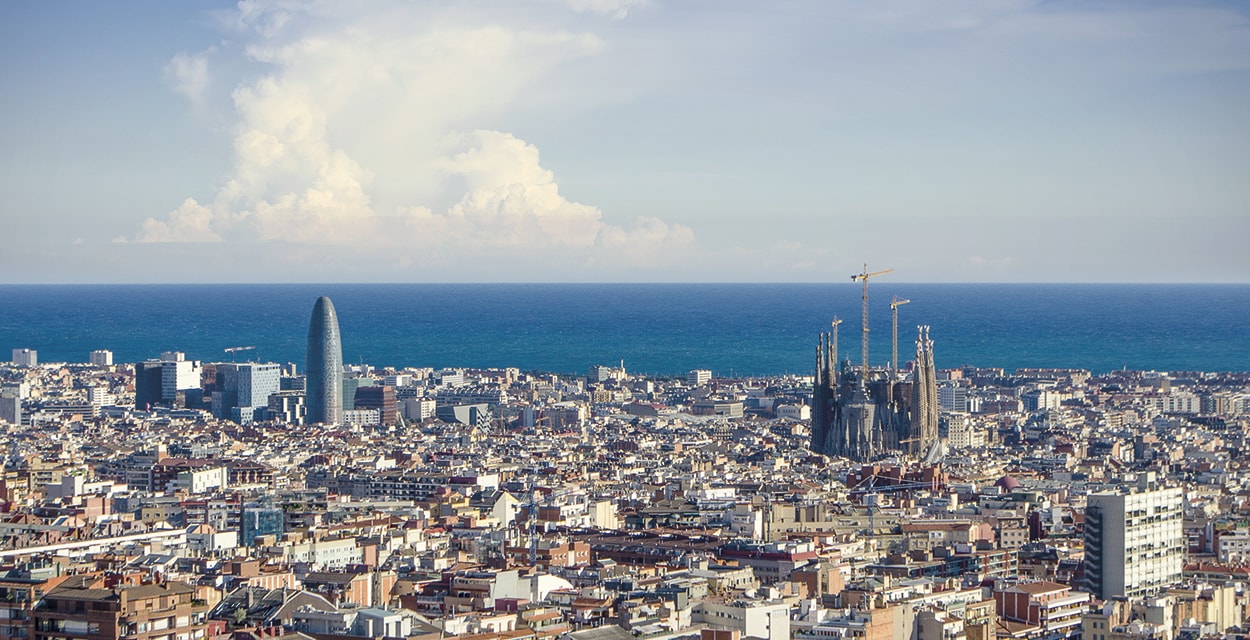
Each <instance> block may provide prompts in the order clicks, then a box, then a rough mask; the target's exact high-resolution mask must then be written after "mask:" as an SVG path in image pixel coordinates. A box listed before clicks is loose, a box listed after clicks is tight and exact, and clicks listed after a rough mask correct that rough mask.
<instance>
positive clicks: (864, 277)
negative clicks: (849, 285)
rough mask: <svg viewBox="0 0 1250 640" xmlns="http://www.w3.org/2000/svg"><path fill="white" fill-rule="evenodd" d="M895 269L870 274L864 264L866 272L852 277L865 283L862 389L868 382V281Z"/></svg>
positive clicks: (866, 264)
mask: <svg viewBox="0 0 1250 640" xmlns="http://www.w3.org/2000/svg"><path fill="white" fill-rule="evenodd" d="M893 271H894V270H893V269H883V270H881V271H874V272H872V273H869V272H868V263H867V262H865V263H864V271H863V272H862V273H857V274H855V275H853V276H851V282H862V283H864V309H863V327H864V335H863V337H862V338H861V342H862V345H861V348H862V350H863V360H862V364H861V368H860V374H859V385H860V386H861V387H862V386H864V384H865V383H867V382H868V279H869V278H875V277H877V276H883V275H885V274H887V273H891V272H893Z"/></svg>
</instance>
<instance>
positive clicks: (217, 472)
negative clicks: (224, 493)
mask: <svg viewBox="0 0 1250 640" xmlns="http://www.w3.org/2000/svg"><path fill="white" fill-rule="evenodd" d="M228 478H229V475H228V474H227V471H226V468H225V467H215V468H213V469H199V470H196V471H183V472H182V473H179V474H178V488H179V489H184V490H186V491H188V492H190V493H192V494H197V493H204V492H206V491H208V490H210V489H224V488H226V481H227V479H228Z"/></svg>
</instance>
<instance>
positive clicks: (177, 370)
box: [161, 353, 201, 404]
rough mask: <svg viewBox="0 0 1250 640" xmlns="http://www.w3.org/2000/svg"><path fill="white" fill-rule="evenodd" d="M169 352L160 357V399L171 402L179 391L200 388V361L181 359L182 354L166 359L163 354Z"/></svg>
mask: <svg viewBox="0 0 1250 640" xmlns="http://www.w3.org/2000/svg"><path fill="white" fill-rule="evenodd" d="M166 355H171V354H162V356H161V358H162V360H161V401H162V402H167V403H171V404H172V403H173V402H174V401H175V400H176V399H177V397H178V392H179V391H192V390H198V389H199V388H200V374H201V370H200V363H199V361H198V360H183V359H182V354H181V353H178V354H172V355H176V357H177V359H169V360H166V359H165V356H166Z"/></svg>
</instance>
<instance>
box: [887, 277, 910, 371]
mask: <svg viewBox="0 0 1250 640" xmlns="http://www.w3.org/2000/svg"><path fill="white" fill-rule="evenodd" d="M909 302H911V300H899V299H898V296H894V299H893V300H891V301H890V311H892V312H893V313H894V346H893V349H892V350H891V351H890V382H891V383H893V382H894V380H895V378H898V308H899V307H901V306H903V305H905V304H907V303H909Z"/></svg>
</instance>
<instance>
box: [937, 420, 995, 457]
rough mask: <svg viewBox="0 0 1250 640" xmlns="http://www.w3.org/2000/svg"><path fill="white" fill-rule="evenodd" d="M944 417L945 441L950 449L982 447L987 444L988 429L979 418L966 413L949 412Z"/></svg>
mask: <svg viewBox="0 0 1250 640" xmlns="http://www.w3.org/2000/svg"><path fill="white" fill-rule="evenodd" d="M945 418H946V443H947V445H948V446H950V448H951V449H967V448H970V447H984V446H985V445H986V444H987V443H986V440H987V437H986V436H987V435H988V431H987V429H986V428H985V425H983V424H981V422H980V421H979V420H976V419H975V418H973V417H972V416H970V415H968V414H966V413H950V414H947V415H946V416H945Z"/></svg>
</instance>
